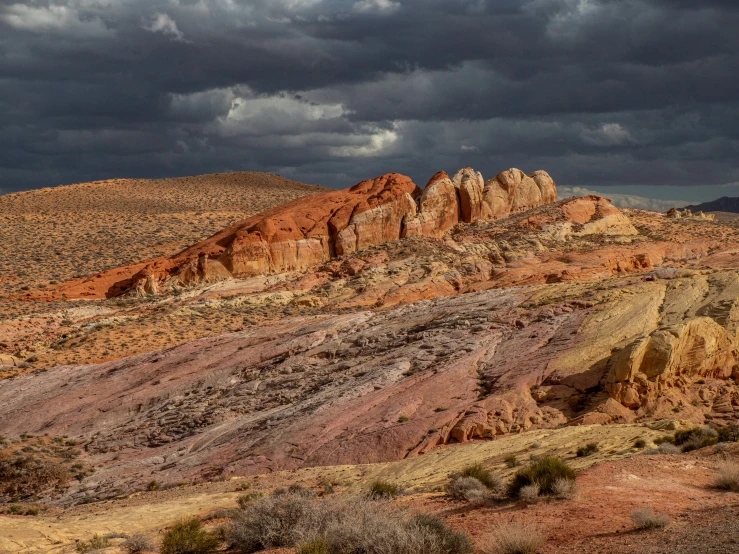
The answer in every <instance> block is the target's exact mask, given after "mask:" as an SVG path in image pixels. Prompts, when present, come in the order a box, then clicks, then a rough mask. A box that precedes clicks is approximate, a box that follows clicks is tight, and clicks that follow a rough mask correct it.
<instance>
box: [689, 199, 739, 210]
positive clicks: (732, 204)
mask: <svg viewBox="0 0 739 554" xmlns="http://www.w3.org/2000/svg"><path fill="white" fill-rule="evenodd" d="M685 208H686V209H688V210H691V211H693V212H695V211H698V210H702V211H704V212H731V213H735V214H737V213H739V197H737V196H722V197H721V198H717V199H716V200H711V201H710V202H703V203H701V204H695V205H691V206H685Z"/></svg>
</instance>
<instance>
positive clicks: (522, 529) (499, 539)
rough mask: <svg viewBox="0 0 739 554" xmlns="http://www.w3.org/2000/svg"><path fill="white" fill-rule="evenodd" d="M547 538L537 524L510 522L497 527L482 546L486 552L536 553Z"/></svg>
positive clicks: (486, 553)
mask: <svg viewBox="0 0 739 554" xmlns="http://www.w3.org/2000/svg"><path fill="white" fill-rule="evenodd" d="M544 541H545V538H544V534H543V533H542V532H541V530H540V529H539V528H538V527H536V526H535V525H532V524H528V523H524V524H520V523H509V524H507V525H502V526H500V527H498V528H497V529H495V530H494V531H493V532H492V533H491V534H490V535H489V536H488V537H487V538H486V539H485V541H484V542H483V544H482V545H481V546H480V549H481V551H482V552H483V553H484V554H534V553H535V552H536V551H538V550H539V548H541V546H542V545H543V544H544Z"/></svg>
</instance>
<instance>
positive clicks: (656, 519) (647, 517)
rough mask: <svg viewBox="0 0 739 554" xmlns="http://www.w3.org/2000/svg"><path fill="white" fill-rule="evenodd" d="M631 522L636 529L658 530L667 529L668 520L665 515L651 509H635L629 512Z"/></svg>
mask: <svg viewBox="0 0 739 554" xmlns="http://www.w3.org/2000/svg"><path fill="white" fill-rule="evenodd" d="M631 521H633V522H634V525H635V526H636V528H637V529H660V528H662V527H667V525H668V524H669V523H670V518H669V517H667V516H666V515H665V514H661V513H659V512H654V511H653V510H652V509H651V508H637V509H636V510H634V511H633V512H631Z"/></svg>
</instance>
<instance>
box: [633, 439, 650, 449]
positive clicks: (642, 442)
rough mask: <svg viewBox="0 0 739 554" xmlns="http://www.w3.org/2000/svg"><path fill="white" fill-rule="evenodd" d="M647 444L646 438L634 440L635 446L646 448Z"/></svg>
mask: <svg viewBox="0 0 739 554" xmlns="http://www.w3.org/2000/svg"><path fill="white" fill-rule="evenodd" d="M646 445H647V441H645V440H644V439H636V440H635V441H634V448H644V447H645V446H646Z"/></svg>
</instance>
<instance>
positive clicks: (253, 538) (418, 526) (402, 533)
mask: <svg viewBox="0 0 739 554" xmlns="http://www.w3.org/2000/svg"><path fill="white" fill-rule="evenodd" d="M226 535H227V539H228V540H229V542H230V543H231V545H232V546H233V547H234V549H235V551H236V552H241V553H245V554H251V553H253V552H258V551H260V550H264V549H268V548H276V547H292V546H298V552H300V553H302V554H346V553H347V552H349V553H357V554H360V553H361V554H386V553H393V554H471V553H472V545H471V543H470V541H469V539H468V538H467V536H466V535H464V534H462V533H457V532H455V531H452V530H451V529H449V528H448V527H447V526H446V525H445V524H444V523H443V522H441V521H440V520H438V519H436V518H433V517H430V516H416V517H411V516H410V514H408V513H407V512H406V511H403V510H401V509H399V508H398V507H394V506H392V505H389V504H387V503H385V502H377V501H371V500H369V499H366V498H354V499H348V498H338V497H324V498H305V497H301V496H298V495H294V494H283V495H280V496H278V497H274V496H272V497H268V498H264V499H261V500H258V501H255V502H252V503H251V504H249V505H248V506H247V507H246V508H244V509H242V510H240V513H239V514H238V515H237V516H236V517H235V518H234V520H233V522H232V524H231V526H230V527H229V529H228V530H227V532H226Z"/></svg>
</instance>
